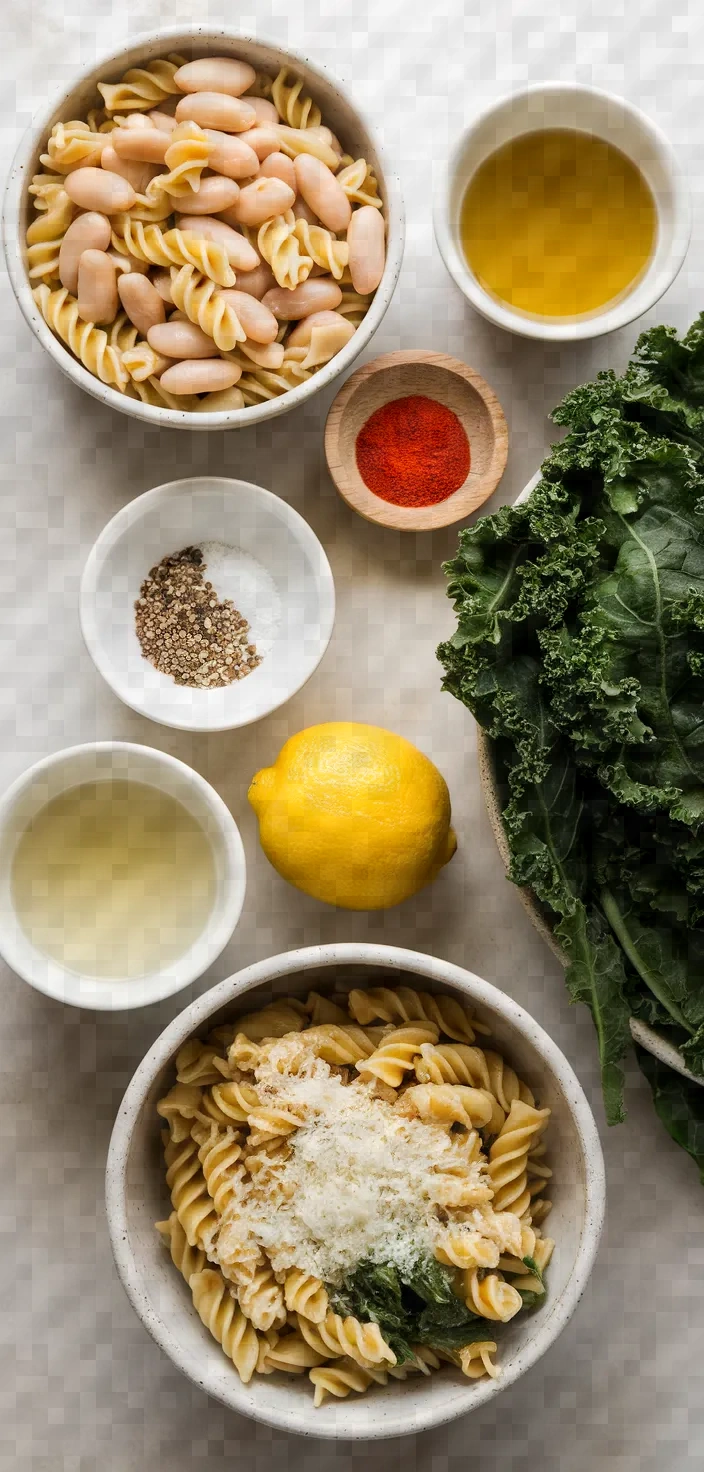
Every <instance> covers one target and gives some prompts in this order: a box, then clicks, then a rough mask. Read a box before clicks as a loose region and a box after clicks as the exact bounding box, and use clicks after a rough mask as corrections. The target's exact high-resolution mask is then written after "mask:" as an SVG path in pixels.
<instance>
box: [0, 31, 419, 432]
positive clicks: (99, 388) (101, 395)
mask: <svg viewBox="0 0 704 1472" xmlns="http://www.w3.org/2000/svg"><path fill="white" fill-rule="evenodd" d="M199 39H201V40H202V42H203V43H204V44H205V43H206V42H217V41H221V40H222V41H227V42H228V43H231V44H233V46H237V45H238V44H239V45H242V46H257V47H261V46H263V47H269V48H271V49H272V50H274V51H276V52H278V53H280V54H282V55H284V56H285V57H286V58H287V62H288V65H289V67H290V69H291V70H294V69H295V68H296V67H299V68H300V69H301V70H302V72H303V73H305V74H308V75H310V76H312V78H313V80H314V81H315V82H318V81H319V82H321V83H322V84H323V85H324V86H326V87H329V88H331V89H332V90H333V91H335V92H336V93H337V94H338V95H339V97H340V98H341V100H342V101H343V102H344V103H345V104H346V105H347V106H348V107H349V108H350V109H351V111H352V112H354V114H355V116H356V118H357V119H358V120H359V123H360V125H361V127H362V128H363V129H364V130H365V131H366V133H367V135H368V137H369V138H370V140H371V142H372V144H373V147H374V152H375V154H376V157H377V159H378V162H379V169H380V174H381V177H382V180H383V189H384V194H385V219H386V227H387V229H386V262H385V265H384V274H383V276H382V278H381V281H380V283H379V285H378V287H377V289H376V292H375V294H374V297H373V299H372V302H371V305H370V307H369V310H368V311H367V313H366V315H365V317H364V318H363V319H362V322H361V323H360V325H359V327H358V328H357V330H356V331H355V333H354V335H353V337H351V338H350V341H349V342H348V343H346V345H345V346H344V347H343V348H341V350H340V352H339V353H336V354H335V357H334V358H331V359H330V362H329V363H326V364H325V365H324V366H323V367H322V368H320V369H318V371H317V372H316V373H314V374H312V375H311V377H310V378H309V379H308V380H307V382H305V383H301V384H299V385H298V387H297V388H294V389H289V390H288V391H287V392H286V393H284V394H279V395H278V396H277V397H276V398H274V399H267V400H265V401H264V402H263V403H261V404H253V405H250V406H249V407H246V408H243V409H233V410H220V411H219V412H217V413H214V414H206V413H205V412H198V413H193V412H191V411H188V410H185V409H181V410H179V409H168V408H166V407H164V408H157V407H155V406H153V405H151V404H144V403H142V401H141V400H140V399H128V398H126V397H125V395H124V394H121V393H120V392H119V391H118V390H117V389H115V388H112V387H111V386H110V385H109V384H105V383H103V382H102V381H101V379H99V378H97V377H96V376H95V375H94V374H92V373H89V372H88V369H87V368H84V366H83V364H82V363H80V362H79V361H78V359H76V358H74V357H73V355H72V354H71V352H70V351H69V349H68V348H67V347H66V346H65V345H64V344H63V343H62V342H61V341H60V339H59V338H57V337H56V336H55V335H54V333H53V332H52V331H51V329H50V328H49V327H48V325H47V323H46V322H45V321H44V318H43V317H42V315H41V313H40V312H39V311H38V309H37V307H36V304H35V302H34V300H33V297H32V288H31V285H30V281H29V277H28V275H27V272H26V268H25V264H24V259H23V254H22V248H23V238H22V236H23V232H22V230H21V205H22V195H23V192H24V180H25V174H26V173H27V171H28V168H29V164H30V161H31V159H32V157H33V155H34V154H35V153H36V150H37V146H38V144H39V143H40V142H41V141H42V139H43V137H44V135H45V133H46V132H47V130H48V126H49V123H50V121H51V119H52V117H53V115H54V113H55V112H56V110H57V108H58V107H59V106H60V105H61V103H62V101H65V100H66V99H67V97H68V96H69V95H70V94H71V93H72V92H74V91H75V89H76V88H77V87H80V86H81V84H82V83H84V82H86V81H87V80H88V79H89V78H90V77H91V76H93V75H94V74H96V73H98V72H100V71H102V70H103V69H106V70H107V69H108V68H110V66H111V65H113V64H114V63H115V62H116V61H118V62H119V61H120V60H121V59H122V58H124V57H125V55H126V53H132V52H135V53H137V52H139V51H140V50H146V49H147V48H148V47H151V48H158V49H162V47H163V49H164V50H165V51H166V50H168V49H170V48H172V47H173V45H174V44H175V43H176V42H177V41H179V40H180V41H181V43H182V44H190V45H194V46H197V44H198V41H199ZM135 64H137V65H138V64H139V63H138V62H135V61H133V62H132V65H135ZM2 236H3V245H4V253H5V262H6V266H7V273H8V276H9V278H10V284H11V286H12V290H13V293H14V296H15V299H16V301H17V304H18V306H19V308H20V311H21V312H22V315H23V316H24V318H25V321H26V322H27V324H28V326H29V328H30V330H31V331H32V333H33V334H34V336H35V337H36V338H37V339H38V341H39V342H40V343H41V345H42V347H43V348H44V349H45V350H46V352H47V353H48V354H49V356H50V357H51V358H52V359H53V360H54V362H55V363H56V365H57V367H59V368H60V369H61V370H62V372H63V373H64V374H65V375H66V376H67V377H68V378H70V379H71V381H72V383H74V384H75V385H76V387H77V388H81V389H83V390H84V391H85V392H86V393H89V394H90V395H91V397H92V398H94V399H97V400H98V401H99V402H100V403H103V404H105V405H107V407H108V408H111V409H116V410H117V411H118V412H119V413H122V414H125V415H126V416H127V417H128V418H133V419H138V420H141V421H142V422H143V423H145V424H148V425H149V424H150V425H152V426H153V427H155V428H159V427H160V428H163V429H191V430H197V431H208V430H227V429H246V428H248V427H250V426H255V425H257V424H261V423H262V422H264V421H266V420H269V419H274V418H277V417H278V416H279V415H280V414H285V413H287V412H288V410H289V409H295V408H297V407H298V406H299V405H301V404H304V403H306V401H307V400H308V399H309V398H312V397H313V396H314V394H316V393H317V392H318V390H319V389H322V388H325V387H327V385H328V384H330V383H332V382H333V380H334V379H335V378H337V377H338V376H339V374H341V373H344V372H345V370H346V369H347V368H349V367H350V366H351V365H352V363H353V362H354V360H355V358H357V357H358V355H359V353H361V352H362V351H363V350H364V348H365V347H367V345H368V343H369V342H370V340H371V338H372V337H373V335H374V333H375V332H376V330H377V328H378V327H379V325H380V323H381V321H382V319H383V317H384V315H385V313H386V311H387V309H388V307H389V306H390V304H391V301H392V298H393V294H394V291H395V289H396V285H397V282H398V278H399V274H400V271H401V266H402V263H403V251H404V241H405V214H404V207H403V196H402V193H401V184H400V179H399V176H398V174H397V173H396V172H395V171H393V170H392V169H390V168H389V166H388V163H387V159H386V155H385V153H384V150H383V149H382V147H381V146H380V145H379V142H378V138H377V133H376V129H375V128H373V127H372V126H371V124H370V121H369V119H368V116H367V113H366V110H365V109H364V108H361V107H358V106H357V103H356V100H354V99H353V97H352V95H351V93H350V91H349V90H348V88H347V87H346V85H345V84H344V83H341V82H338V80H337V78H336V77H333V75H332V73H331V72H330V71H329V70H328V69H327V67H325V66H324V65H323V64H322V63H320V62H317V61H311V60H310V59H309V58H308V57H307V56H305V55H303V54H302V53H301V52H299V51H293V50H291V49H290V48H289V47H287V46H282V45H281V44H280V42H279V40H278V39H277V38H276V37H274V36H272V35H269V34H265V33H262V34H257V35H254V34H252V33H251V32H250V31H247V32H244V31H238V30H237V29H235V28H234V27H230V26H216V25H212V26H210V25H191V26H187V25H181V26H166V27H160V28H159V29H158V30H154V31H141V32H140V33H139V35H137V36H133V37H132V38H131V39H130V40H129V41H128V42H127V41H126V42H125V44H124V45H123V46H122V47H120V48H119V49H116V48H115V47H111V48H110V50H109V51H107V52H101V54H100V55H99V56H97V57H96V58H95V59H94V60H93V61H92V62H91V63H90V64H88V65H87V66H84V67H82V68H81V69H80V71H78V72H75V73H74V74H73V80H72V82H71V85H70V86H69V87H59V88H55V89H54V91H53V94H52V98H51V99H50V101H49V104H48V105H47V106H46V107H44V108H42V109H41V110H40V111H38V112H37V113H36V114H35V116H34V117H33V118H32V121H31V123H30V124H29V126H28V127H27V128H26V129H25V131H24V133H23V135H22V137H21V138H20V141H19V143H18V145H17V148H16V150H15V153H14V157H13V159H12V163H11V165H10V170H9V173H8V176H7V181H6V184H5V188H4V192H3V198H2Z"/></svg>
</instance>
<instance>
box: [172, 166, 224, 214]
mask: <svg viewBox="0 0 704 1472" xmlns="http://www.w3.org/2000/svg"><path fill="white" fill-rule="evenodd" d="M239 194H240V186H239V184H236V183H235V181H234V179H225V178H223V176H222V174H210V175H208V176H206V178H204V179H203V178H202V179H201V181H200V189H199V190H198V193H197V194H195V193H194V194H193V197H192V198H191V195H190V194H189V196H188V208H189V210H190V212H191V214H192V215H219V214H220V211H221V210H229V209H231V208H232V206H233V204H235V203H236V201H237V200H238V199H239ZM181 204H183V198H182V197H179V198H178V199H176V198H175V197H174V208H175V209H178V208H179V205H181Z"/></svg>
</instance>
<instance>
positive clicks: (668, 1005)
mask: <svg viewBox="0 0 704 1472" xmlns="http://www.w3.org/2000/svg"><path fill="white" fill-rule="evenodd" d="M601 906H602V909H603V911H604V914H605V916H606V918H607V920H608V922H609V925H610V926H611V929H612V930H613V932H614V935H615V936H616V939H617V941H618V943H619V945H620V946H621V949H622V951H623V952H624V953H625V955H626V956H627V957H628V960H629V961H630V963H631V966H632V967H633V969H634V970H635V971H637V972H638V975H639V977H640V979H641V981H644V982H645V985H646V986H647V988H648V990H649V991H651V992H652V993H653V996H654V997H657V999H658V1001H659V1002H660V1004H661V1006H663V1007H664V1008H665V1011H666V1012H669V1014H670V1016H671V1018H672V1020H673V1022H676V1023H677V1024H678V1026H679V1027H683V1028H684V1030H685V1032H688V1033H689V1034H690V1035H691V1034H693V1032H694V1028H693V1027H692V1026H691V1025H690V1023H689V1022H688V1021H687V1019H686V1017H685V1016H684V1014H683V1013H682V1012H681V1011H680V1009H679V1007H678V1006H677V1003H676V1002H675V1000H674V998H673V996H672V993H671V992H670V990H669V987H667V986H664V985H663V984H662V982H661V981H660V980H659V979H658V978H657V976H656V975H654V973H653V972H652V971H651V970H650V969H649V968H648V967H647V966H646V964H645V962H644V961H643V958H642V956H641V955H640V952H639V950H638V948H637V947H636V946H635V945H634V944H633V941H632V940H631V937H630V935H629V932H628V928H627V926H626V922H625V920H624V918H623V915H622V914H621V911H620V909H619V907H618V905H617V903H616V900H615V899H614V896H613V895H612V893H611V890H610V889H607V888H606V887H604V888H603V889H602V891H601Z"/></svg>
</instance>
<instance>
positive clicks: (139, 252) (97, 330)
mask: <svg viewBox="0 0 704 1472" xmlns="http://www.w3.org/2000/svg"><path fill="white" fill-rule="evenodd" d="M40 161H41V165H42V168H43V169H44V170H45V172H44V173H39V174H37V175H36V176H35V177H34V179H33V180H32V182H31V184H30V187H29V195H30V198H31V201H32V205H33V208H34V210H35V211H36V212H37V213H36V215H35V216H34V218H33V219H32V221H31V223H30V224H29V226H28V229H27V236H26V263H27V273H28V276H29V279H30V282H31V284H32V287H33V295H34V300H35V304H36V306H37V307H38V309H39V311H40V312H41V314H42V316H43V317H44V320H45V322H46V323H47V325H48V326H49V327H50V328H51V330H52V331H53V332H54V334H55V336H56V337H58V338H59V339H60V340H61V342H62V343H63V344H64V346H65V347H66V348H67V349H68V351H69V352H70V353H72V354H73V356H74V357H75V358H77V359H78V360H79V361H80V362H81V363H82V364H83V366H84V367H85V368H87V369H88V371H89V372H90V373H92V374H93V375H94V376H95V377H97V378H99V379H101V380H102V382H103V383H106V384H108V385H109V386H110V387H111V388H113V389H115V390H117V391H118V392H119V393H120V394H122V395H124V396H125V397H127V398H132V399H140V400H141V401H142V402H143V403H145V404H148V405H151V406H153V407H157V408H168V409H177V410H182V411H186V412H187V413H208V412H213V413H218V412H223V411H224V412H238V411H240V410H242V409H245V408H248V407H252V406H255V405H257V404H263V403H266V402H267V401H268V400H271V399H278V398H280V397H281V396H282V395H284V394H288V393H290V392H292V391H293V390H294V389H296V388H298V387H299V386H300V385H302V384H305V383H307V382H308V381H309V380H310V378H311V377H312V376H313V375H314V374H316V373H318V372H319V371H320V369H321V368H323V367H324V366H325V365H326V364H327V363H329V362H331V360H332V359H334V358H336V357H337V355H338V354H339V353H340V352H342V350H343V349H344V348H345V347H346V346H347V344H348V343H349V342H351V341H352V339H353V337H354V335H355V333H356V331H357V329H358V327H359V326H360V324H361V323H362V321H363V320H364V317H365V314H366V312H367V311H368V309H369V306H370V304H371V301H372V299H373V295H374V292H375V290H376V288H377V286H378V285H379V282H380V281H381V278H382V275H383V271H384V265H385V248H384V245H383V232H381V233H380V232H379V231H378V230H375V231H374V232H373V240H372V236H371V235H370V234H369V232H368V231H365V229H363V228H361V227H362V225H363V224H364V220H363V219H362V218H360V220H359V221H358V225H359V227H360V228H357V225H356V226H355V228H354V229H353V230H352V231H351V232H349V239H348V230H349V226H350V224H351V222H352V221H353V220H354V219H355V215H356V213H357V212H358V211H359V210H362V211H365V212H366V216H370V215H374V214H375V212H377V211H378V212H379V213H380V214H381V215H382V217H383V215H384V201H383V199H382V196H381V194H380V191H379V181H378V179H377V176H376V173H375V171H374V168H373V167H372V165H371V164H370V163H369V162H368V161H367V159H365V158H364V157H359V158H357V157H353V155H352V154H350V153H345V152H344V151H343V146H342V144H341V143H339V142H338V140H337V138H336V137H335V135H334V134H333V133H332V132H331V131H330V129H329V128H328V127H327V126H326V125H325V122H324V119H323V116H322V113H321V111H320V108H319V106H318V104H317V103H316V102H315V101H314V99H313V98H312V97H310V96H309V95H308V93H307V90H306V87H305V84H304V82H303V80H302V79H301V78H300V77H295V76H291V75H290V74H289V73H288V71H287V70H286V69H285V68H284V69H282V70H281V71H280V72H279V73H278V75H277V76H268V75H267V74H265V73H263V72H259V73H256V72H255V71H254V69H253V68H252V67H251V66H249V65H248V64H247V63H246V62H242V61H238V60H235V59H234V58H232V57H205V56H204V57H200V58H198V59H196V60H193V61H187V60H186V58H185V57H183V56H178V55H176V54H171V55H169V56H166V57H162V58H156V59H154V60H152V61H149V62H148V63H147V64H146V65H144V66H138V67H131V68H130V69H129V70H128V71H126V72H125V74H124V76H123V77H121V78H114V77H112V78H110V79H109V80H107V79H106V80H105V81H101V82H99V83H98V84H97V91H96V94H95V97H94V98H93V99H91V100H90V106H87V109H86V117H85V118H71V119H67V120H66V121H60V122H58V123H56V124H55V125H54V127H53V128H52V130H51V133H50V135H49V137H48V138H47V139H46V141H45V145H44V149H43V151H42V153H41V154H40ZM78 220H80V222H81V223H80V229H79V230H78V232H76V229H75V226H76V224H77V222H78ZM72 227H74V228H73V229H72ZM64 242H65V244H64ZM132 272H137V273H139V274H140V275H141V276H143V277H144V278H145V284H144V286H142V287H141V288H140V290H139V292H130V290H129V288H128V290H127V292H126V293H125V296H124V302H123V303H122V305H123V307H124V310H123V311H120V312H119V315H120V319H122V320H121V321H120V326H119V327H116V328H115V332H114V333H113V332H112V328H113V326H114V323H115V321H116V320H117V313H116V311H115V301H116V300H117V298H116V294H115V293H116V287H117V284H118V282H119V281H120V280H121V279H122V277H123V276H125V275H129V274H130V273H132ZM79 275H80V277H81V288H82V289H81V290H78V291H77V281H78V277H79ZM370 283H371V285H370ZM66 293H68V295H66ZM121 295H122V293H120V296H121ZM118 310H119V309H118ZM125 314H126V325H125V322H124V319H125ZM184 314H185V316H186V317H188V319H189V321H191V322H192V323H194V324H196V325H197V326H198V327H200V328H201V330H202V332H203V333H204V334H205V335H206V337H207V338H208V339H210V340H211V342H212V352H211V354H208V352H207V344H202V343H201V344H200V346H202V347H205V349H206V350H205V351H204V352H201V353H200V354H199V357H198V359H197V360H196V358H195V357H194V358H193V359H192V360H189V359H188V358H184V357H183V353H184V351H186V350H187V341H188V340H187V338H184V334H183V333H181V332H179V330H178V326H177V324H179V323H180V322H181V321H182V319H183V316H184ZM172 321H173V323H174V326H173V329H172V330H170V329H169V324H170V323H171V322H172ZM152 335H153V337H154V340H152ZM192 350H193V351H194V352H195V349H192ZM209 357H211V358H212V359H213V360H214V362H215V365H216V366H215V367H212V368H210V369H204V367H203V359H205V361H206V362H207V361H208V359H209ZM223 360H224V364H225V365H226V366H223ZM177 363H178V364H180V365H181V366H180V367H179V372H178V374H176V375H170V374H169V376H168V377H166V379H165V384H164V385H163V386H162V383H161V379H162V376H163V375H165V374H168V373H169V369H170V368H172V367H173V366H174V365H175V364H177ZM205 383H209V384H212V385H213V387H212V389H211V391H210V392H205V391H204V384H205ZM216 385H217V386H216Z"/></svg>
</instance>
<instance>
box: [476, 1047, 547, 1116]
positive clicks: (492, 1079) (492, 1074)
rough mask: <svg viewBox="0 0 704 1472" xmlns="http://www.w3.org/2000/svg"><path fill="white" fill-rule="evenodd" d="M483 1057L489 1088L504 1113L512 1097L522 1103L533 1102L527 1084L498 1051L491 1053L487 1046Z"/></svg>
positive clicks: (509, 1106) (511, 1102) (509, 1105)
mask: <svg viewBox="0 0 704 1472" xmlns="http://www.w3.org/2000/svg"><path fill="white" fill-rule="evenodd" d="M484 1057H485V1059H486V1066H487V1068H488V1070H489V1088H490V1089H491V1092H492V1094H493V1095H494V1097H495V1098H496V1099H498V1101H499V1104H500V1105H501V1108H502V1109H503V1111H504V1114H508V1112H509V1109H510V1108H511V1105H512V1104H513V1101H514V1099H522V1100H523V1103H524V1104H535V1099H534V1097H533V1095H532V1093H531V1091H530V1089H529V1088H528V1085H527V1084H524V1083H522V1082H521V1080H520V1079H519V1077H518V1074H517V1073H516V1072H515V1071H514V1069H513V1068H511V1067H510V1065H509V1064H508V1063H507V1062H506V1061H505V1059H504V1058H502V1057H501V1055H500V1054H499V1053H493V1052H491V1050H490V1049H489V1048H487V1049H486V1051H485V1053H484Z"/></svg>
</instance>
